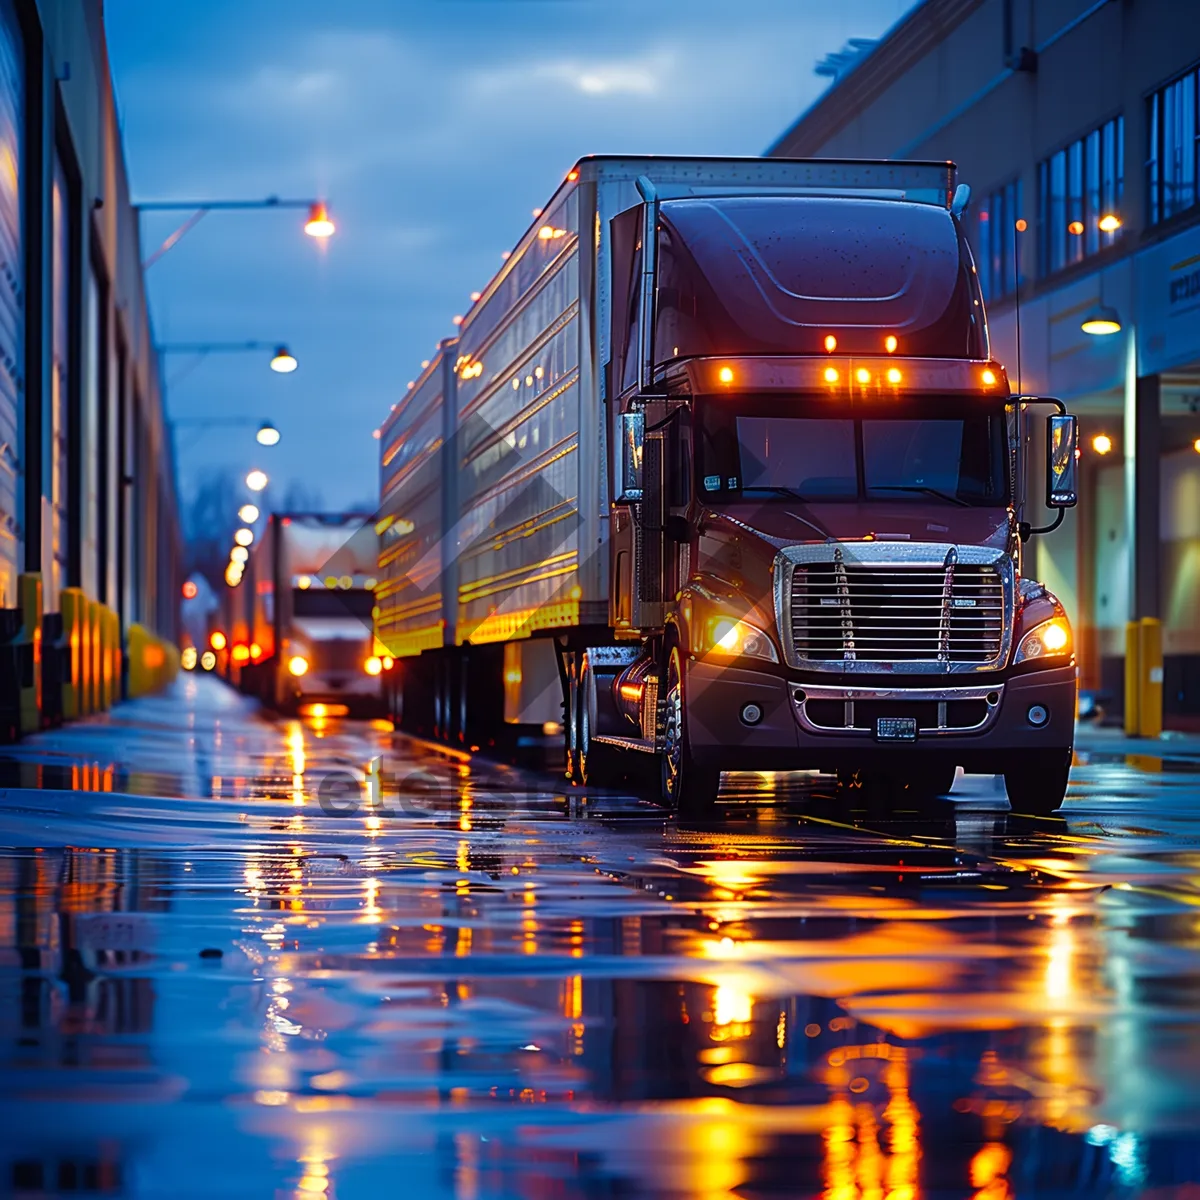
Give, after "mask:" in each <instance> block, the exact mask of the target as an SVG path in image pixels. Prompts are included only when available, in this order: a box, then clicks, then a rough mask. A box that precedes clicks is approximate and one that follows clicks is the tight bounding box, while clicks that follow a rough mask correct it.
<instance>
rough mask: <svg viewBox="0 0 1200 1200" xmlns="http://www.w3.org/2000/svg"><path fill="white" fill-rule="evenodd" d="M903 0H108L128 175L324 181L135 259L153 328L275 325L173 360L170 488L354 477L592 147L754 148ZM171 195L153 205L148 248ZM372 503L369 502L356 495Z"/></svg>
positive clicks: (366, 468) (198, 195)
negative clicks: (243, 351) (257, 420)
mask: <svg viewBox="0 0 1200 1200" xmlns="http://www.w3.org/2000/svg"><path fill="white" fill-rule="evenodd" d="M910 6H911V0H837V2H836V3H829V2H825V0H658V2H657V3H652V4H651V3H645V0H603V2H602V0H334V2H330V0H169V2H164V0H106V3H105V9H106V21H107V28H108V37H109V51H110V54H111V58H112V66H113V74H114V77H115V80H116V91H117V100H118V105H119V111H120V114H121V119H122V123H123V126H124V133H125V144H126V155H127V158H128V162H129V171H130V175H131V179H132V189H133V195H134V198H135V200H139V199H141V200H145V199H175V198H178V199H204V198H217V199H223V198H258V197H264V196H267V195H270V194H278V195H281V196H286V197H300V198H306V197H312V196H323V197H327V198H328V200H329V204H330V209H331V213H332V215H333V216H334V218H335V219H336V221H337V222H338V233H337V235H336V237H335V238H334V239H333V240H332V241H331V242H329V243H327V244H325V245H318V244H316V243H314V242H313V241H312V240H310V239H309V238H306V237H304V236H303V234H302V233H301V232H300V224H301V214H298V213H280V212H275V213H270V212H249V213H232V214H211V215H209V216H208V217H206V218H205V219H204V220H203V221H201V222H200V224H199V225H198V226H197V227H196V228H195V229H194V230H193V231H192V232H191V233H190V234H188V236H187V237H186V238H185V239H184V240H183V241H181V242H180V243H179V245H178V246H177V247H176V248H175V249H173V250H172V251H171V252H170V253H169V254H168V255H166V256H165V257H164V258H163V259H162V261H161V262H159V263H158V264H157V265H155V266H154V267H153V268H152V269H151V272H150V291H151V305H152V316H153V320H154V325H155V330H156V334H157V337H158V339H159V341H160V342H172V341H188V342H191V341H203V340H222V341H223V340H233V341H241V340H248V339H262V340H265V341H275V340H279V341H286V342H287V343H288V344H289V345H290V346H291V348H292V350H293V351H294V353H295V354H296V356H297V358H298V359H299V360H300V369H299V370H298V371H296V372H295V373H294V374H292V375H290V376H280V375H275V374H273V373H272V372H271V371H269V370H268V369H267V358H268V357H269V356H265V355H264V356H257V357H256V356H253V355H237V356H233V355H230V356H212V357H209V358H207V359H205V360H203V361H195V360H187V359H181V358H177V357H173V356H172V357H170V358H168V360H167V371H166V374H167V379H168V385H169V391H168V408H169V411H170V413H171V414H172V415H173V416H175V417H181V418H182V417H195V416H204V415H212V416H223V415H237V414H246V415H249V416H253V417H258V416H263V417H269V418H270V419H272V420H273V421H275V423H276V424H278V426H279V427H280V429H281V430H282V431H283V441H282V443H281V444H280V445H279V446H277V447H275V448H274V449H271V450H263V449H261V448H260V447H258V446H256V445H255V444H254V442H253V431H252V430H250V429H245V430H243V429H237V428H233V429H211V430H208V431H198V430H196V429H194V428H193V429H181V430H180V431H179V441H178V447H179V456H180V471H181V476H182V485H183V490H184V493H185V496H186V495H188V494H190V493H191V491H192V489H193V488H194V486H195V484H196V482H197V480H198V479H199V477H200V476H201V475H202V474H203V473H204V472H205V471H210V470H212V469H213V468H216V467H219V466H221V465H223V464H228V465H230V466H232V467H236V468H237V469H238V471H239V473H240V472H243V471H245V470H246V469H248V468H249V467H251V466H261V467H262V468H263V469H264V470H266V471H268V472H269V473H270V474H271V475H272V479H273V483H272V488H271V492H272V493H273V494H274V496H275V498H276V500H277V502H278V500H279V499H281V498H282V496H283V495H284V494H285V492H286V490H287V488H288V486H289V484H290V483H291V482H293V481H299V482H302V484H303V485H305V486H307V487H308V488H309V489H315V490H316V491H317V492H319V493H320V495H321V497H322V498H323V501H324V503H325V505H326V506H328V507H340V506H344V505H348V504H352V503H356V502H359V501H368V500H372V499H373V498H374V496H375V494H376V490H377V489H376V480H377V459H376V455H377V450H378V443H377V442H376V441H374V440H373V439H372V437H371V431H372V430H373V429H374V428H375V427H376V426H377V425H378V424H379V423H380V421H381V419H382V418H383V416H384V414H385V413H386V412H387V410H388V407H389V406H390V405H391V403H392V402H393V401H395V400H396V399H397V398H398V397H399V396H400V395H402V394H403V392H404V390H405V386H406V384H407V382H408V380H410V379H412V378H413V377H414V376H415V374H416V373H417V371H418V370H419V369H420V367H419V364H420V361H421V359H423V358H427V357H429V354H430V351H431V350H432V349H433V347H434V345H435V344H436V342H437V341H438V339H439V338H442V337H446V336H448V335H449V334H451V333H452V332H453V326H452V325H451V318H452V317H453V316H454V314H455V313H461V312H463V311H464V309H465V308H466V306H467V304H468V296H469V293H470V292H472V291H474V290H476V289H479V288H482V287H483V285H484V284H485V283H486V282H487V280H488V279H489V278H490V277H491V275H492V274H493V272H494V271H495V270H496V268H497V267H498V266H499V265H500V254H501V251H503V250H505V249H507V248H509V247H510V246H511V245H512V244H513V242H514V241H515V240H516V239H517V237H518V236H519V235H520V234H521V232H522V231H523V230H524V228H525V226H526V224H527V223H528V221H529V219H530V211H531V209H533V208H534V207H536V206H538V205H540V204H541V203H542V202H543V201H544V200H545V199H546V197H547V196H548V195H549V194H550V192H551V191H552V190H553V189H554V187H555V186H556V185H557V183H558V182H559V180H560V179H561V177H562V175H563V174H564V173H565V172H566V170H567V169H568V168H569V167H570V165H571V163H572V162H574V160H575V159H577V158H578V157H580V156H581V155H583V154H587V153H659V154H667V153H674V154H757V153H760V152H761V151H762V150H763V149H764V148H765V147H766V146H767V145H768V144H769V143H770V142H771V141H773V140H774V138H775V137H776V136H778V134H779V133H780V132H781V131H782V130H783V129H784V128H785V127H786V126H787V125H788V124H789V123H790V122H791V121H792V120H794V119H795V117H796V115H797V114H798V113H799V112H800V111H801V109H802V108H804V107H805V106H806V105H807V104H809V103H810V102H811V101H812V100H813V99H814V98H815V97H816V96H817V95H818V94H819V93H820V92H821V90H822V89H823V88H824V87H825V86H826V82H827V81H826V80H825V79H822V78H819V77H818V76H816V75H814V73H813V65H814V63H815V62H816V60H817V59H818V58H820V57H822V56H823V55H825V54H826V53H827V52H829V51H833V50H837V49H839V48H840V47H841V46H842V45H843V44H844V43H845V41H846V40H847V39H848V38H850V37H877V36H879V35H880V34H881V33H882V32H883V31H884V30H886V29H887V28H888V27H890V26H891V25H893V24H894V23H895V22H896V21H897V20H899V19H900V17H901V16H903V14H904V13H905V12H906V11H907V9H908V8H909V7H910ZM174 216H175V215H174V214H169V215H164V214H150V215H147V216H146V218H145V225H144V237H145V243H146V251H147V253H148V252H149V251H150V250H152V249H153V248H154V247H155V246H157V245H158V244H159V243H160V242H161V241H162V239H163V238H164V237H166V235H167V234H168V233H170V232H171V230H172V228H173V227H174V225H175V224H177V223H178V218H175V219H174V220H173V219H172V218H174ZM372 507H373V505H372Z"/></svg>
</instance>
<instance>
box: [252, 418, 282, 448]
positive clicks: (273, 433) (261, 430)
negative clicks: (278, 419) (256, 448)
mask: <svg viewBox="0 0 1200 1200" xmlns="http://www.w3.org/2000/svg"><path fill="white" fill-rule="evenodd" d="M279 437H280V434H279V430H278V429H276V428H275V426H274V425H272V424H271V422H270V421H264V422H263V423H262V424H261V425H260V426H259V427H258V432H257V433H256V434H255V435H254V439H255V441H257V442H258V444H259V445H260V446H278V445H279Z"/></svg>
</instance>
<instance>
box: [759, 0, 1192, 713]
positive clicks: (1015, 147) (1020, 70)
mask: <svg viewBox="0 0 1200 1200" xmlns="http://www.w3.org/2000/svg"><path fill="white" fill-rule="evenodd" d="M1198 104H1200V4H1195V3H1182V2H1181V0H1136V2H1134V0H1036V3H1035V2H1034V0H925V2H924V3H923V4H920V5H918V6H917V7H916V8H915V9H913V11H912V12H911V13H910V14H909V15H908V16H907V17H906V18H905V19H904V20H902V21H901V22H900V23H899V24H898V25H897V26H896V27H895V28H893V29H892V31H891V32H890V33H889V34H888V35H887V36H886V37H885V38H884V39H883V40H882V41H881V42H880V43H879V44H878V45H877V46H876V47H875V48H874V49H873V50H872V51H871V52H870V53H869V54H867V55H865V56H863V57H861V59H860V60H859V61H858V63H857V65H856V66H854V67H853V69H851V70H849V71H848V72H846V73H844V74H843V75H842V76H841V77H839V79H838V80H837V82H836V83H835V84H834V86H833V87H831V88H830V89H829V90H828V91H827V92H825V93H824V95H823V96H822V97H821V98H820V99H819V100H818V101H817V102H816V103H815V104H814V105H813V106H812V107H811V108H809V110H808V111H807V112H805V113H803V114H802V115H801V116H800V118H799V119H798V120H797V121H796V122H795V124H794V125H793V126H792V127H791V128H790V129H788V130H787V131H786V132H785V133H784V134H783V135H782V136H781V137H780V138H779V140H778V141H777V142H776V143H775V144H774V145H773V146H772V147H771V148H770V150H769V151H768V153H769V154H773V155H779V156H787V157H800V158H807V157H818V156H829V157H850V158H928V159H952V160H954V161H955V162H956V163H957V164H958V166H959V171H960V179H961V180H962V181H964V182H966V183H968V184H970V186H971V189H972V203H971V208H970V210H969V212H968V214H967V217H966V220H967V225H968V229H969V232H970V236H971V239H972V244H973V248H974V251H975V255H976V260H977V265H978V270H979V273H980V277H981V280H982V282H983V288H984V294H985V297H986V301H987V303H988V318H989V325H990V330H991V336H992V347H993V354H994V355H995V357H997V358H998V359H1000V360H1001V361H1002V362H1003V363H1004V364H1005V365H1006V366H1007V368H1008V371H1009V375H1010V378H1011V379H1012V380H1013V382H1014V384H1015V383H1016V382H1017V381H1018V380H1019V381H1020V385H1021V388H1022V390H1024V391H1025V392H1030V393H1042V394H1050V395H1054V396H1058V397H1061V398H1062V399H1064V400H1066V401H1067V403H1068V405H1069V407H1070V408H1071V410H1072V411H1074V412H1076V413H1078V414H1079V415H1080V419H1081V432H1082V438H1081V441H1082V445H1083V448H1084V452H1083V458H1082V463H1081V465H1082V468H1083V471H1082V492H1083V497H1082V500H1081V503H1080V506H1079V508H1078V509H1076V510H1075V511H1074V512H1072V513H1071V514H1070V515H1069V516H1068V518H1067V521H1066V522H1065V524H1064V525H1063V527H1062V528H1061V529H1060V530H1059V531H1058V532H1057V533H1055V534H1054V535H1052V536H1051V537H1048V538H1045V539H1040V540H1039V539H1034V542H1033V543H1031V544H1032V545H1034V546H1036V550H1035V557H1036V573H1038V574H1040V576H1041V577H1042V578H1043V579H1044V580H1045V581H1046V582H1047V583H1048V584H1049V585H1050V586H1051V587H1052V588H1053V589H1054V590H1055V591H1057V592H1058V593H1059V594H1060V595H1061V597H1062V598H1063V600H1064V602H1065V603H1066V605H1067V607H1068V610H1069V611H1070V612H1071V613H1072V614H1073V615H1074V617H1075V621H1076V625H1077V630H1078V634H1079V649H1080V665H1081V685H1082V686H1083V687H1084V688H1094V689H1101V690H1103V691H1105V692H1107V693H1109V694H1110V695H1111V697H1112V700H1111V704H1112V707H1113V708H1119V707H1120V705H1121V702H1122V691H1123V687H1122V678H1123V669H1124V649H1125V627H1126V622H1127V621H1128V620H1130V619H1138V618H1142V617H1152V618H1159V619H1161V621H1162V637H1163V649H1164V654H1165V684H1164V706H1165V710H1166V723H1167V725H1168V726H1170V725H1176V726H1180V727H1195V726H1196V725H1197V724H1200V109H1198ZM1018 314H1019V322H1018ZM1018 325H1019V331H1020V334H1019V342H1018ZM1085 325H1086V326H1087V327H1088V329H1090V330H1106V331H1107V332H1099V333H1097V332H1091V333H1089V332H1085V330H1084V326H1085ZM1018 346H1019V351H1020V352H1019V354H1018Z"/></svg>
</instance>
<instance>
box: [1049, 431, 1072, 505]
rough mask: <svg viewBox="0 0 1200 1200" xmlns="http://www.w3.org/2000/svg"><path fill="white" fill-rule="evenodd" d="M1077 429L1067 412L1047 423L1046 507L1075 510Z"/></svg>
mask: <svg viewBox="0 0 1200 1200" xmlns="http://www.w3.org/2000/svg"><path fill="white" fill-rule="evenodd" d="M1078 446H1079V427H1078V424H1077V422H1076V420H1075V418H1074V417H1073V416H1071V415H1070V414H1069V413H1054V414H1052V415H1051V416H1050V417H1048V418H1047V420H1046V507H1047V508H1074V507H1075V505H1076V504H1077V503H1078V501H1079V463H1078V459H1077V458H1076V451H1077V449H1078Z"/></svg>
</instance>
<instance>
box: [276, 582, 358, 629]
mask: <svg viewBox="0 0 1200 1200" xmlns="http://www.w3.org/2000/svg"><path fill="white" fill-rule="evenodd" d="M374 603H375V593H374V592H368V591H364V590H363V589H362V588H353V589H350V590H347V591H343V590H342V589H341V588H338V589H334V588H293V589H292V613H293V615H294V616H297V617H358V618H359V619H360V620H364V621H366V622H367V623H368V624H370V621H371V608H372V606H373V605H374Z"/></svg>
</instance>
